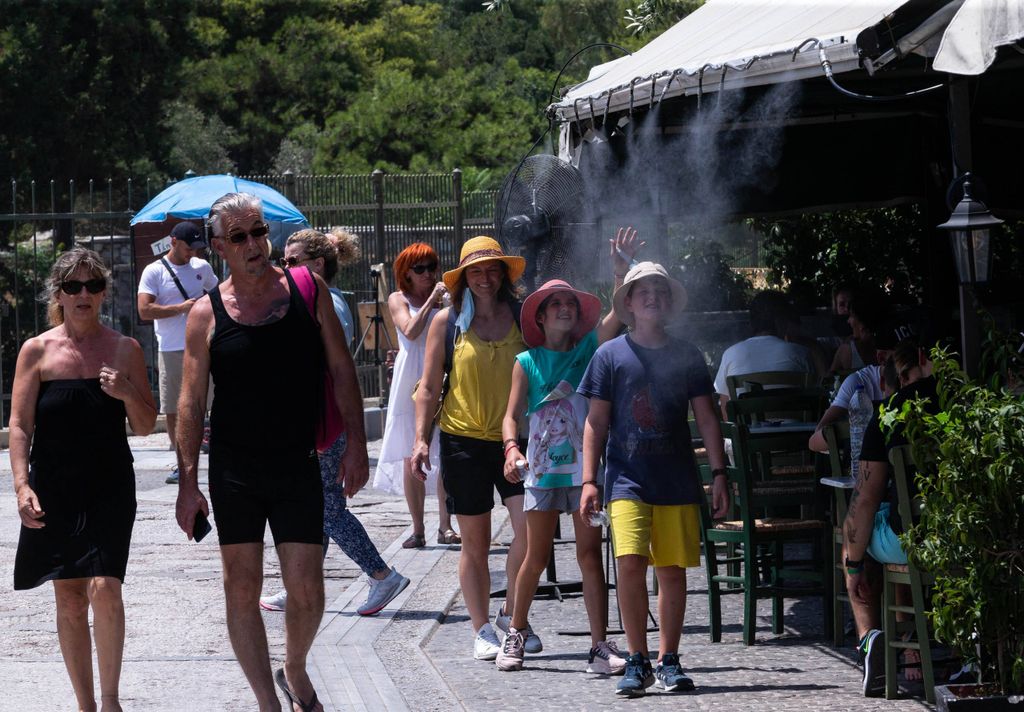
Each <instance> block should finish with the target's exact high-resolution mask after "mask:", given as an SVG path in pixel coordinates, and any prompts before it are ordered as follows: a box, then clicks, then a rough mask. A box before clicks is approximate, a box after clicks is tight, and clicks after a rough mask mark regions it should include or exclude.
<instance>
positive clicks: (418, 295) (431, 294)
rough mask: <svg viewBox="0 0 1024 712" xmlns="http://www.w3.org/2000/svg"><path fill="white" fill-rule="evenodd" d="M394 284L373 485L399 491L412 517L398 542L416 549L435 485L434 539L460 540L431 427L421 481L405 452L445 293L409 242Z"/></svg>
mask: <svg viewBox="0 0 1024 712" xmlns="http://www.w3.org/2000/svg"><path fill="white" fill-rule="evenodd" d="M394 270H395V286H396V287H397V291H395V292H393V293H392V294H391V296H390V297H388V310H389V311H390V312H391V319H392V321H394V323H395V328H396V329H397V330H398V345H399V348H398V357H397V358H396V359H395V371H394V377H393V378H392V380H391V399H390V402H389V407H388V419H387V423H386V424H385V426H384V443H383V445H382V446H381V451H380V457H379V458H378V461H377V472H376V474H375V475H374V478H373V486H374V487H375V488H377V489H381V490H385V491H387V492H392V493H394V494H405V501H406V502H407V503H408V505H409V513H410V514H411V515H412V536H410V537H409V538H408V539H406V540H405V542H404V543H403V544H402V546H403V547H404V548H406V549H419V548H421V547H423V546H425V545H426V543H427V539H426V534H425V531H424V524H423V501H424V499H425V498H426V488H427V487H428V486H433V487H436V488H437V502H438V512H439V516H440V520H439V524H438V530H437V543H438V544H461V543H462V539H460V538H459V535H458V534H456V533H455V530H454V529H452V518H451V515H450V514H449V513H448V508H447V506H445V497H446V494H445V491H444V485H443V484H442V482H441V478H440V477H438V476H437V472H438V468H437V453H438V445H437V431H436V430H435V432H434V442H433V445H432V447H431V453H433V459H434V461H433V462H431V469H430V472H431V475H430V477H429V478H428V480H427V481H426V482H424V481H423V480H421V479H420V478H419V477H414V476H413V474H412V469H411V468H410V466H409V453H410V452H412V446H413V441H414V440H415V417H416V413H415V405H414V402H413V400H412V393H413V389H414V387H415V386H416V382H417V381H418V380H419V377H420V374H421V373H422V372H423V358H424V354H425V353H426V346H427V327H428V326H430V321H431V320H432V319H433V318H434V315H435V314H437V310H438V308H439V307H440V306H441V302H442V299H443V298H445V297H446V296H447V294H448V292H447V290H446V289H445V286H444V283H443V282H439V281H437V274H438V259H437V253H436V252H434V248H433V247H431V246H430V245H428V244H426V243H424V242H414V243H413V244H411V245H409V246H408V247H406V248H405V249H404V250H402V251H401V252H400V253H399V254H398V257H396V258H395V264H394Z"/></svg>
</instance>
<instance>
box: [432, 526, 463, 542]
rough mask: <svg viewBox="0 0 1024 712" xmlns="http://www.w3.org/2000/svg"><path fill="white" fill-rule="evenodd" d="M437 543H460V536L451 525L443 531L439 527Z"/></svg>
mask: <svg viewBox="0 0 1024 712" xmlns="http://www.w3.org/2000/svg"><path fill="white" fill-rule="evenodd" d="M437 543H438V544H449V545H451V544H461V543H462V537H461V536H459V535H458V533H457V532H456V531H455V530H454V529H452V528H451V527H448V528H447V529H445V530H444V531H441V530H440V529H438V530H437Z"/></svg>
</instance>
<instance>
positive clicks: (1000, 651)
mask: <svg viewBox="0 0 1024 712" xmlns="http://www.w3.org/2000/svg"><path fill="white" fill-rule="evenodd" d="M932 366H933V373H934V375H935V376H936V379H937V382H938V393H939V402H940V403H939V405H940V408H939V411H938V412H936V413H934V414H930V413H928V412H926V411H925V409H924V408H923V407H922V403H921V402H908V403H906V404H904V408H903V409H902V412H899V413H897V412H893V411H890V412H887V413H886V414H884V416H883V424H884V425H887V426H889V427H891V426H892V424H894V423H895V422H902V423H904V425H905V427H906V435H907V440H908V442H909V443H910V446H911V449H912V451H913V454H914V460H915V462H917V463H919V465H918V470H917V475H916V483H917V486H918V490H919V492H920V496H921V499H922V504H923V511H922V516H921V519H920V521H919V522H918V523H917V524H916V525H914V526H911V527H908V529H907V531H906V532H905V533H904V534H903V535H901V537H900V538H901V539H902V541H903V545H904V549H905V550H906V551H907V552H908V556H909V557H910V559H911V561H912V563H914V565H915V566H917V567H919V568H920V569H922V570H925V571H929V572H931V573H932V574H933V575H934V577H935V586H934V587H933V597H932V611H931V613H930V620H931V623H932V626H933V628H934V631H935V637H936V639H938V640H939V641H941V642H943V643H944V644H946V645H948V646H949V647H950V648H951V649H952V650H954V651H955V652H956V653H958V654H959V655H960V656H961V657H962V658H963V660H964V662H965V663H970V664H973V665H974V666H975V669H977V670H978V671H979V683H978V684H974V685H947V686H937V687H936V700H937V704H938V708H939V709H949V710H954V709H955V710H965V709H968V710H974V709H978V710H986V712H989V711H991V710H999V709H1003V708H1004V707H1002V706H1000V705H1004V706H1005V709H1010V710H1020V711H1021V712H1024V697H1022V695H1024V399H1022V397H1021V395H1020V394H1018V393H1014V391H1013V390H1011V388H1009V387H1007V386H1006V385H1005V384H1006V383H1011V384H1013V383H1019V380H1015V379H1014V378H1013V377H1012V376H1011V375H1010V373H1008V372H1004V377H1003V378H1002V379H1001V380H998V379H997V380H992V381H988V382H985V381H983V382H980V383H977V382H973V381H972V380H970V379H969V378H968V377H967V376H966V375H965V374H964V372H963V371H962V370H961V369H960V367H959V365H958V364H957V362H956V360H954V358H952V357H951V355H950V354H948V353H947V352H946V351H944V350H942V349H935V350H934V351H933V352H932ZM1012 366H1013V368H1012V369H1010V370H1011V371H1015V370H1017V369H1019V360H1018V361H1016V362H1014V363H1013V364H1012ZM1004 367H1005V363H1004ZM1017 376H1019V372H1018V373H1017ZM979 698H983V699H979ZM1017 702H1020V704H1016V703H1017Z"/></svg>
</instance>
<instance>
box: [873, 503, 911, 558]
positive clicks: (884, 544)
mask: <svg viewBox="0 0 1024 712" xmlns="http://www.w3.org/2000/svg"><path fill="white" fill-rule="evenodd" d="M889 506H890V505H889V503H888V502H882V504H881V505H880V506H879V507H878V511H877V512H875V528H874V530H872V532H871V541H869V542H868V554H869V555H870V556H871V558H872V559H874V560H875V561H877V562H878V563H880V564H905V563H907V554H906V552H904V551H903V545H902V544H900V540H899V537H898V536H897V535H896V532H894V531H893V530H892V527H891V526H890V525H889Z"/></svg>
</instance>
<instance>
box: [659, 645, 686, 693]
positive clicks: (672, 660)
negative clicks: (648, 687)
mask: <svg viewBox="0 0 1024 712" xmlns="http://www.w3.org/2000/svg"><path fill="white" fill-rule="evenodd" d="M654 677H655V681H656V684H657V685H658V687H660V688H662V689H663V690H665V692H689V691H690V690H692V689H693V680H691V679H690V678H689V676H688V675H687V674H686V673H685V672H683V668H682V667H680V665H679V655H678V654H676V653H665V654H664V655H662V656H661V662H660V663H658V667H656V668H655V669H654Z"/></svg>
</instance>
